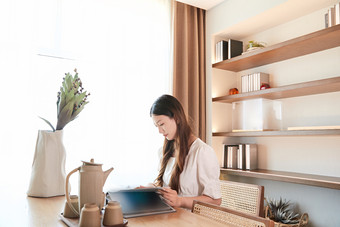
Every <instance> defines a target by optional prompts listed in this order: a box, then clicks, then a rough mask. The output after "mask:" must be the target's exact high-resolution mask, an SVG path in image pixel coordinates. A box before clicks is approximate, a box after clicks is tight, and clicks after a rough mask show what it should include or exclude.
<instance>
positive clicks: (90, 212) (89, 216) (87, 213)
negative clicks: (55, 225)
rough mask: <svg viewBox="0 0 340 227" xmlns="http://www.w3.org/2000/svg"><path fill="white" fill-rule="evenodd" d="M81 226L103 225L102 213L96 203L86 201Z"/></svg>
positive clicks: (99, 226) (81, 216)
mask: <svg viewBox="0 0 340 227" xmlns="http://www.w3.org/2000/svg"><path fill="white" fill-rule="evenodd" d="M79 227H101V215H100V211H99V207H98V206H97V205H96V204H95V203H85V205H84V207H83V208H82V209H81V212H80V220H79Z"/></svg>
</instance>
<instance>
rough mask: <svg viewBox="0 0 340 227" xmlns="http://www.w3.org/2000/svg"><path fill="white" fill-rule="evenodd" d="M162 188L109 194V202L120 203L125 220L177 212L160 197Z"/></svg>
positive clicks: (107, 194) (107, 196)
mask: <svg viewBox="0 0 340 227" xmlns="http://www.w3.org/2000/svg"><path fill="white" fill-rule="evenodd" d="M160 189H161V188H141V189H129V190H120V191H114V192H107V193H106V198H107V201H118V202H119V203H120V205H121V207H122V212H123V216H124V218H132V217H140V216H146V215H154V214H164V213H171V212H176V210H175V209H174V208H173V207H171V206H170V205H168V204H167V203H166V202H165V201H164V200H163V199H162V197H161V196H160V195H159V193H158V190H160Z"/></svg>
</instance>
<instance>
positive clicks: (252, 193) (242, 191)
mask: <svg viewBox="0 0 340 227" xmlns="http://www.w3.org/2000/svg"><path fill="white" fill-rule="evenodd" d="M220 183H221V194H222V203H221V206H222V207H226V208H229V209H232V210H236V211H241V212H244V213H247V214H252V215H256V216H260V217H264V208H263V202H264V187H263V186H260V185H255V184H246V183H239V182H233V181H226V180H221V181H220Z"/></svg>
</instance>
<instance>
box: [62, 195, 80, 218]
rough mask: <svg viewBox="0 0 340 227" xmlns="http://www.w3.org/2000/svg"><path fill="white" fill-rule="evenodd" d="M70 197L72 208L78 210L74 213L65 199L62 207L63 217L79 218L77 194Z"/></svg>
mask: <svg viewBox="0 0 340 227" xmlns="http://www.w3.org/2000/svg"><path fill="white" fill-rule="evenodd" d="M70 199H71V205H72V206H73V208H75V209H76V211H77V212H78V214H77V213H75V212H74V211H73V210H72V209H71V207H70V206H69V204H68V203H67V201H66V202H65V207H64V213H63V215H64V217H65V218H79V205H78V196H77V195H71V196H70Z"/></svg>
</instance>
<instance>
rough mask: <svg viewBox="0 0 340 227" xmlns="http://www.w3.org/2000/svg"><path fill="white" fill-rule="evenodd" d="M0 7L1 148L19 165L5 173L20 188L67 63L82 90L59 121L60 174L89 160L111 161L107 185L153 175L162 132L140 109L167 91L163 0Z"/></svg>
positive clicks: (12, 0) (13, 1)
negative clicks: (75, 111)
mask: <svg viewBox="0 0 340 227" xmlns="http://www.w3.org/2000/svg"><path fill="white" fill-rule="evenodd" d="M0 8H1V9H0V15H1V18H2V19H1V20H0V21H1V22H0V23H1V27H2V28H4V31H3V32H2V34H5V35H2V37H1V38H0V48H1V50H2V51H1V52H0V64H1V67H0V70H1V74H2V76H1V78H2V79H1V91H0V95H1V96H2V98H4V101H2V105H3V107H4V108H2V109H3V111H1V112H0V116H1V117H0V119H1V125H2V130H1V135H2V138H3V139H1V142H0V146H1V150H2V151H1V153H2V154H4V155H5V157H3V158H5V159H6V162H8V165H9V166H12V164H13V163H16V164H17V165H21V166H23V168H24V169H26V170H27V171H25V173H24V177H23V173H22V172H20V173H14V174H18V176H19V175H20V177H21V179H26V180H27V182H24V183H25V185H24V186H26V184H28V181H29V176H30V168H31V164H32V163H31V160H33V156H34V148H35V141H36V136H37V130H39V129H47V130H49V126H48V125H46V124H45V123H44V122H43V121H41V120H40V119H39V118H38V116H41V117H44V118H46V119H48V120H50V121H51V122H53V123H56V120H55V119H56V105H55V102H56V100H57V92H58V90H59V87H60V85H61V82H62V78H63V76H64V73H67V72H71V73H72V74H73V70H74V68H77V71H78V73H79V76H80V78H81V79H82V82H83V87H84V88H85V90H87V91H89V92H90V93H91V95H90V96H89V101H90V103H89V104H88V105H87V106H86V107H85V109H84V110H83V112H82V113H80V115H79V117H78V118H77V119H76V120H74V121H73V122H71V123H69V124H68V125H67V126H66V127H65V129H64V145H65V148H66V153H67V159H66V172H67V173H68V172H70V171H71V170H72V169H73V168H76V167H77V166H80V165H81V160H85V161H86V160H87V161H88V160H90V159H91V158H94V159H95V161H96V162H99V163H103V164H104V165H103V169H104V170H106V169H108V168H110V167H114V171H113V172H112V173H111V174H110V176H109V178H108V180H107V182H106V187H127V186H131V187H134V186H138V185H139V184H145V183H146V182H150V181H153V180H154V178H155V177H156V175H155V174H157V167H158V159H157V158H158V154H157V151H158V149H159V148H160V147H161V146H162V143H163V138H162V136H161V135H159V134H158V131H157V129H155V127H154V125H153V123H152V120H151V118H150V117H149V110H150V107H151V105H152V103H153V101H154V100H155V99H156V98H157V97H158V96H160V95H162V94H164V93H169V92H170V89H169V84H170V83H169V82H170V68H171V67H170V62H171V57H170V56H171V53H170V52H171V51H170V30H171V29H170V21H171V15H170V12H171V10H170V0H143V1H140V0H132V1H128V2H126V1H117V0H30V1H27V0H6V1H4V2H3V3H2V6H1V7H0ZM2 25H4V26H2ZM5 97H6V98H5ZM19 157H20V158H19ZM4 167H5V168H6V164H5V166H4ZM7 168H9V167H7ZM12 177H13V176H12ZM74 178H75V177H74ZM73 182H75V183H74V184H75V186H76V184H77V183H76V182H77V179H71V184H72V187H73V186H74V184H73ZM72 192H76V191H75V189H74V187H73V189H72Z"/></svg>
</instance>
